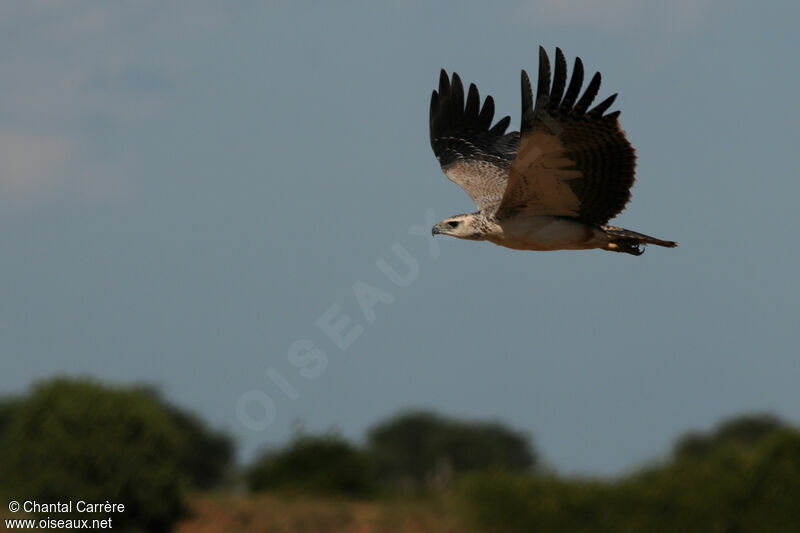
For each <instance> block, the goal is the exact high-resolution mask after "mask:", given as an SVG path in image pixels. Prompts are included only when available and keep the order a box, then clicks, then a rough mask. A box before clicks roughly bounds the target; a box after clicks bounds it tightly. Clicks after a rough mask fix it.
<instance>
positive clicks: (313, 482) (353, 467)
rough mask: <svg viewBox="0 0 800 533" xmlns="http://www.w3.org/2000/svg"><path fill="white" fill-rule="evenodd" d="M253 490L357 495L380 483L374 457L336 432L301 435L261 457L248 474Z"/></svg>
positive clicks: (365, 493)
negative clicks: (319, 434) (371, 459)
mask: <svg viewBox="0 0 800 533" xmlns="http://www.w3.org/2000/svg"><path fill="white" fill-rule="evenodd" d="M248 484H249V486H250V490H253V491H262V490H268V489H289V490H300V491H304V492H314V493H338V494H346V495H354V496H365V495H368V494H370V493H371V492H372V491H373V490H374V488H375V485H376V479H375V475H374V469H373V466H372V462H371V461H370V458H369V457H368V456H367V455H366V454H365V453H364V452H363V451H361V450H359V449H358V448H356V447H355V446H353V445H352V444H350V443H349V442H347V441H346V440H344V439H342V438H341V437H339V436H336V435H324V436H299V437H296V438H295V439H294V440H293V441H292V442H291V443H290V444H289V445H288V446H286V447H285V448H283V449H281V450H278V451H276V452H267V453H265V454H264V455H263V456H262V457H261V458H260V459H258V460H257V461H256V462H255V464H254V466H253V468H252V469H251V470H250V472H249V475H248Z"/></svg>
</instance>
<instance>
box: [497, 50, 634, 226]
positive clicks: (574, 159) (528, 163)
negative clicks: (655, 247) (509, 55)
mask: <svg viewBox="0 0 800 533" xmlns="http://www.w3.org/2000/svg"><path fill="white" fill-rule="evenodd" d="M582 84H583V64H582V62H581V60H580V58H577V59H576V60H575V67H574V69H573V71H572V80H570V83H569V87H567V88H566V94H564V89H565V87H566V85H567V62H566V60H565V59H564V54H563V53H562V52H561V50H560V49H556V63H555V76H554V77H553V83H552V87H551V85H550V61H549V59H548V58H547V53H546V52H545V51H544V48H541V47H540V48H539V80H538V87H537V91H536V106H535V107H534V105H533V97H532V91H531V83H530V80H529V79H528V75H527V73H526V72H525V71H524V70H523V71H522V126H521V128H520V135H521V140H520V146H519V150H518V152H517V156H516V158H515V159H514V160H513V162H512V163H511V168H510V177H509V183H508V187H507V189H506V192H505V194H504V196H503V199H502V202H501V204H500V206H499V207H498V210H497V215H498V216H501V217H502V216H504V215H508V214H511V213H514V212H517V211H520V210H522V211H525V212H528V213H530V214H538V215H562V216H569V217H575V218H578V219H580V220H582V221H584V222H587V223H590V224H605V223H606V222H607V221H608V220H609V219H610V218H612V217H614V216H615V215H617V214H618V213H619V212H620V211H622V210H623V209H624V208H625V204H627V203H628V200H629V199H630V188H631V186H632V185H633V181H634V167H635V164H636V162H635V159H636V156H635V154H634V150H633V147H632V146H631V144H630V142H628V139H627V138H626V137H625V132H624V131H622V129H621V128H620V125H619V121H618V120H617V117H618V116H619V111H614V112H613V113H608V114H604V113H605V112H606V110H607V109H608V108H609V107H611V104H612V103H614V99H615V98H616V97H617V95H616V94H614V95H611V96H610V97H608V98H606V99H605V100H603V101H602V102H601V103H599V104H597V106H595V107H594V108H593V109H592V110H590V111H588V109H589V105H591V103H592V101H593V100H594V98H595V96H597V91H598V89H599V88H600V73H599V72H598V73H596V74H595V75H594V77H593V78H592V80H591V81H590V82H589V85H588V86H587V88H586V91H585V92H584V93H583V96H581V98H580V99H578V94H579V93H580V90H581V85H582ZM562 95H563V98H562ZM576 100H577V103H575V101H576Z"/></svg>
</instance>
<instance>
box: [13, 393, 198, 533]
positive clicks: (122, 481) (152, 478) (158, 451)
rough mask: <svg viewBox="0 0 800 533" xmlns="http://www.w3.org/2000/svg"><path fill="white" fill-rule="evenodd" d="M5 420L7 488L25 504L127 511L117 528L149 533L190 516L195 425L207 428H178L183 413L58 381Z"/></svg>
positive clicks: (133, 396) (145, 399)
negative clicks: (186, 499)
mask: <svg viewBox="0 0 800 533" xmlns="http://www.w3.org/2000/svg"><path fill="white" fill-rule="evenodd" d="M6 405H8V404H6ZM5 412H6V415H5V422H4V423H3V428H2V436H1V437H0V471H2V472H3V475H2V476H0V484H2V485H3V486H4V488H5V489H6V492H8V493H10V494H13V495H14V496H15V497H16V498H17V499H19V500H24V499H31V500H38V501H43V502H56V501H68V500H72V501H77V500H79V499H80V500H85V501H88V502H105V501H106V500H108V501H110V502H116V503H122V504H124V505H125V511H124V512H123V513H116V514H114V515H113V521H114V522H113V523H114V524H115V527H125V526H137V527H141V528H144V529H146V530H148V531H165V530H168V529H169V528H170V527H171V524H172V523H173V522H174V521H175V520H176V519H177V518H179V517H180V516H181V515H182V514H183V513H184V509H185V508H184V503H183V499H182V496H183V493H184V491H185V489H186V488H187V487H189V486H191V481H192V475H191V473H190V472H189V470H190V469H188V468H187V462H191V461H190V460H189V459H187V455H186V454H187V450H190V449H191V446H192V445H193V443H192V442H191V441H190V438H191V435H192V431H187V425H188V426H190V427H192V428H193V429H198V427H199V426H194V425H193V424H195V423H194V422H191V423H188V424H187V423H181V422H176V418H180V416H178V415H179V414H180V413H179V412H178V411H177V410H176V409H174V408H172V407H168V406H166V405H165V404H164V403H163V402H162V401H160V400H159V399H157V398H154V397H153V395H151V394H147V393H145V392H144V391H142V390H141V389H139V388H133V387H108V386H104V385H100V384H98V383H95V382H92V381H88V380H73V379H55V380H52V381H49V382H44V383H40V384H38V385H36V386H34V387H33V389H32V392H31V393H30V394H29V395H28V396H26V397H23V398H22V399H20V401H18V402H16V403H14V404H13V405H12V407H11V408H10V409H7V410H6V411H5ZM0 418H2V416H0ZM190 420H192V419H190ZM61 517H64V515H59V518H61ZM104 517H105V516H103V518H104ZM81 518H87V516H85V515H82V516H81Z"/></svg>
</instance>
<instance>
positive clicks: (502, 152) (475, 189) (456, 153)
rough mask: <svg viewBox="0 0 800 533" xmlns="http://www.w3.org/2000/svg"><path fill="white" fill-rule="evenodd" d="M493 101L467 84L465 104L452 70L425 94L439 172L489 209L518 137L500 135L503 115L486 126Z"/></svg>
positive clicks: (502, 186) (499, 193)
mask: <svg viewBox="0 0 800 533" xmlns="http://www.w3.org/2000/svg"><path fill="white" fill-rule="evenodd" d="M493 118H494V100H493V99H492V97H491V96H487V97H486V100H485V101H484V103H483V106H482V107H481V105H480V94H479V93H478V88H477V87H475V85H474V84H471V85H470V86H469V91H468V93H467V98H466V102H465V100H464V86H463V84H462V83H461V78H460V77H459V76H458V74H455V73H454V74H453V77H452V80H451V79H450V78H449V77H448V76H447V73H446V72H445V71H444V70H442V72H441V75H440V76H439V90H438V91H433V94H432V95H431V110H430V134H431V147H432V148H433V153H434V154H436V158H437V159H438V160H439V164H440V165H441V166H442V170H443V171H444V173H445V175H447V177H448V178H449V179H450V180H452V181H453V182H455V183H457V184H458V185H460V186H461V187H462V188H463V189H464V190H465V191H466V192H467V194H469V196H470V197H471V198H472V200H473V201H474V202H475V205H476V206H478V209H480V210H481V211H483V210H491V211H494V210H495V208H496V207H497V205H498V204H499V202H500V199H501V198H502V197H503V194H504V193H505V190H506V184H507V182H508V168H509V166H510V164H511V161H512V160H513V159H514V156H515V154H516V152H517V146H518V143H519V135H518V134H517V133H509V134H506V129H507V128H508V125H509V123H510V121H511V118H510V117H504V118H502V119H501V120H499V121H498V122H497V123H496V124H495V125H494V126H492V119H493Z"/></svg>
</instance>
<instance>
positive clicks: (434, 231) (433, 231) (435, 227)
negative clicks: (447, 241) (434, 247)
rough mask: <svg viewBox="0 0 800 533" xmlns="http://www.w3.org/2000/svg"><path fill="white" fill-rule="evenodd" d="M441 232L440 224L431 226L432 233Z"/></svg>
mask: <svg viewBox="0 0 800 533" xmlns="http://www.w3.org/2000/svg"><path fill="white" fill-rule="evenodd" d="M440 233H441V230H440V229H439V224H436V225H435V226H434V227H432V228H431V235H438V234H440Z"/></svg>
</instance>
